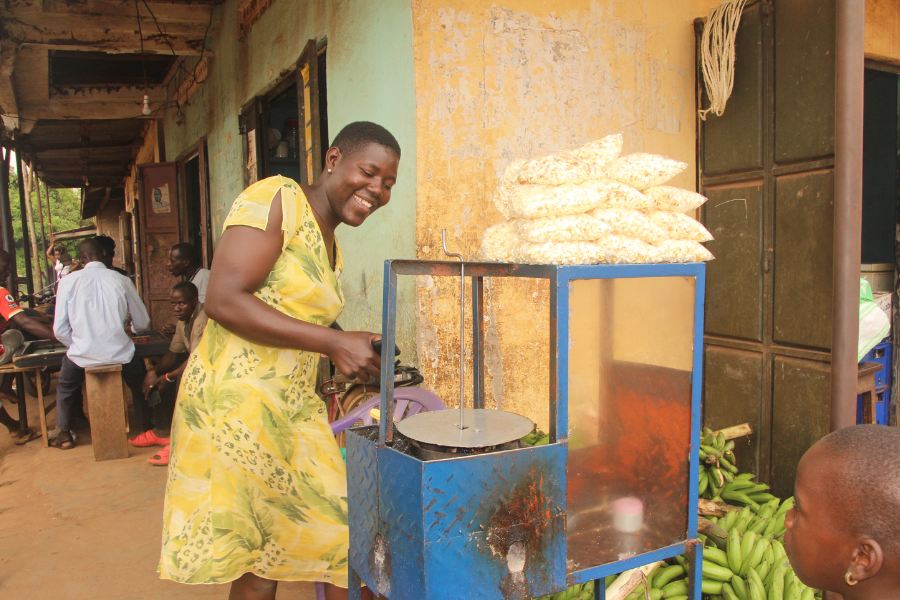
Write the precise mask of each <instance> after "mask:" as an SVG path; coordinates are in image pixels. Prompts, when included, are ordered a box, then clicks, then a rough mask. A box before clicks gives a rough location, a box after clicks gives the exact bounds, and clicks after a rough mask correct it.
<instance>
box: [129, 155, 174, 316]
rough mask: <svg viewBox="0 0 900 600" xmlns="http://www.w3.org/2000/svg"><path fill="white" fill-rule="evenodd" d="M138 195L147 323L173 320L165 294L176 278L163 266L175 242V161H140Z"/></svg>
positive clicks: (170, 290)
mask: <svg viewBox="0 0 900 600" xmlns="http://www.w3.org/2000/svg"><path fill="white" fill-rule="evenodd" d="M138 168H139V169H140V177H141V195H140V197H139V198H138V205H139V210H140V225H141V227H140V236H141V245H140V249H141V274H142V277H141V281H142V288H143V296H144V303H145V304H146V305H147V312H149V313H150V325H151V327H153V328H154V329H159V328H161V327H163V326H164V325H167V324H174V323H175V316H174V315H173V314H172V307H171V305H170V304H169V295H170V294H171V292H172V286H173V285H175V283H176V279H175V278H174V277H172V276H171V275H170V274H169V271H168V269H166V261H167V259H168V257H169V250H170V249H171V248H172V246H174V245H175V244H177V243H178V183H177V173H176V169H175V163H152V164H146V165H140V166H139V167H138Z"/></svg>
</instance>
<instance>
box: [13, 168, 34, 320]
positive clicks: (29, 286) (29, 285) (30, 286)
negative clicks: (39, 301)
mask: <svg viewBox="0 0 900 600" xmlns="http://www.w3.org/2000/svg"><path fill="white" fill-rule="evenodd" d="M16 170H17V171H18V173H19V211H20V213H21V214H20V215H19V216H20V217H22V219H21V220H22V250H23V251H24V254H25V289H26V290H28V295H29V296H31V295H33V294H34V281H33V280H32V279H31V244H30V243H29V241H28V223H27V222H26V214H25V213H26V209H25V180H24V179H22V177H23V175H24V173H25V168H24V167H23V165H22V155H21V154H20V153H19V152H16ZM28 191H29V193H30V192H31V190H28ZM13 256H15V253H13ZM12 262H15V261H12ZM10 291H11V292H12V293H13V296H18V295H19V282H18V280H17V281H16V287H15V289H14V290H10ZM28 305H29V306H31V307H33V306H34V301H30V302H29V303H28Z"/></svg>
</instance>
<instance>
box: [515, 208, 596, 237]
mask: <svg viewBox="0 0 900 600" xmlns="http://www.w3.org/2000/svg"><path fill="white" fill-rule="evenodd" d="M516 231H518V232H519V237H520V238H522V240H524V241H526V242H576V241H583V242H587V241H591V240H596V239H597V238H601V237H603V236H604V235H606V234H608V233H612V227H610V226H609V225H607V224H606V223H603V222H601V221H598V220H597V219H595V218H594V217H592V216H590V215H589V214H580V215H560V216H558V217H541V218H539V219H518V220H517V221H516Z"/></svg>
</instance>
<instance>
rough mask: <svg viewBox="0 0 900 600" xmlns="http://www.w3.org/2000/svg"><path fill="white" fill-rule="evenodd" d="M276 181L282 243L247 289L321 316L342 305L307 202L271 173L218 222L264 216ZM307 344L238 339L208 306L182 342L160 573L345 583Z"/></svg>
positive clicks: (335, 496) (319, 320)
mask: <svg viewBox="0 0 900 600" xmlns="http://www.w3.org/2000/svg"><path fill="white" fill-rule="evenodd" d="M279 190H280V191H281V201H282V210H283V213H284V218H283V223H282V230H283V232H284V243H283V251H282V253H281V256H280V257H279V258H278V261H277V262H276V263H275V267H274V268H273V269H272V272H271V273H270V274H269V276H268V277H267V278H266V281H265V282H264V283H263V285H262V287H261V288H260V289H259V291H257V292H256V294H255V295H256V296H257V297H258V298H260V299H261V300H263V301H264V302H265V303H266V304H268V305H269V306H272V307H274V308H276V309H278V310H280V311H281V312H283V313H285V314H288V315H290V316H292V317H294V318H296V319H303V320H304V321H308V322H310V323H315V324H317V325H326V326H327V325H330V324H331V323H332V322H334V320H335V319H336V318H337V316H338V315H339V314H340V312H341V310H342V309H343V306H344V297H343V294H342V292H341V286H340V283H339V281H338V277H339V276H340V272H341V258H340V253H339V252H338V253H337V256H336V257H335V262H336V269H335V270H334V271H332V270H331V268H330V266H329V262H328V254H327V252H326V249H325V244H324V240H323V238H322V235H321V232H320V231H319V227H318V224H317V223H316V220H315V217H314V216H313V213H312V209H311V208H310V206H309V203H308V202H307V200H306V197H305V196H304V195H303V192H302V191H301V190H300V186H298V185H297V184H296V183H295V182H294V181H292V180H290V179H286V178H283V177H279V176H276V177H270V178H268V179H264V180H262V181H260V182H258V183H255V184H254V185H252V186H250V187H249V188H247V189H246V190H245V191H244V192H243V193H242V194H241V195H240V196H239V197H238V198H237V200H236V201H235V203H234V205H233V206H232V208H231V212H230V213H229V215H228V218H227V219H226V220H225V224H224V227H226V228H227V227H230V226H232V225H246V226H249V227H256V228H259V229H265V228H266V225H267V223H268V214H269V207H270V206H271V203H272V199H273V198H274V196H275V195H276V193H277V192H278V191H279ZM317 364H318V355H317V354H315V353H313V352H302V351H298V350H287V349H284V348H268V347H265V346H260V345H258V344H253V343H251V342H248V341H246V340H244V339H242V338H240V337H238V336H237V335H235V334H233V333H231V332H229V331H227V330H226V329H225V328H224V327H222V326H221V325H219V324H218V323H216V322H215V321H213V320H212V319H210V321H209V324H208V325H207V327H206V332H205V334H204V335H203V339H202V340H201V342H200V345H199V346H197V349H196V350H195V351H194V353H193V354H192V355H191V357H190V359H189V363H188V366H187V368H186V369H185V372H184V376H183V379H182V383H181V389H180V391H179V394H178V403H177V405H176V408H175V418H174V421H173V428H172V446H171V458H170V463H169V476H168V484H167V486H166V503H165V510H164V515H163V541H162V557H161V559H160V563H159V574H160V577H161V578H163V579H172V580H174V581H179V582H182V583H225V582H228V581H232V580H234V579H236V578H238V577H240V576H241V575H243V574H244V573H248V572H250V573H255V574H256V575H259V576H260V577H264V578H266V579H274V580H282V581H325V582H331V583H334V584H336V585H339V586H342V587H347V552H348V549H349V541H348V532H347V480H346V469H345V466H344V462H343V459H342V458H341V453H340V450H339V449H338V445H337V442H336V441H335V439H334V435H333V434H332V432H331V428H330V427H329V425H328V417H327V415H326V412H325V407H324V404H323V403H322V401H321V400H320V399H319V398H318V397H317V396H316V394H315V382H316V368H317Z"/></svg>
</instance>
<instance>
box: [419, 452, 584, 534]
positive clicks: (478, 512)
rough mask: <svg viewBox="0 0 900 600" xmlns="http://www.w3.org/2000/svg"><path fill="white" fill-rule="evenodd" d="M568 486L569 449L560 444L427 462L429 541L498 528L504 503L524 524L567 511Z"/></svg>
mask: <svg viewBox="0 0 900 600" xmlns="http://www.w3.org/2000/svg"><path fill="white" fill-rule="evenodd" d="M565 489H566V448H565V446H561V445H556V444H554V445H548V446H538V447H536V448H523V449H520V450H510V451H507V452H494V453H491V454H482V455H477V456H469V457H466V458H456V459H453V460H442V461H435V462H428V463H425V473H424V479H423V490H422V494H423V498H422V501H423V502H424V503H425V512H424V522H425V524H424V527H425V541H437V540H441V539H445V538H451V537H456V536H459V535H465V534H470V533H476V532H481V531H486V530H488V529H490V528H492V527H498V522H497V521H496V519H499V518H500V517H498V511H500V510H502V508H503V507H508V508H509V510H511V511H512V512H513V513H514V514H512V515H510V518H511V519H518V522H520V523H522V522H528V521H529V520H534V519H535V518H537V516H538V515H544V516H545V517H555V516H558V515H562V514H565V509H566V495H565ZM531 501H537V502H540V504H541V505H540V507H538V506H537V505H535V504H527V502H531ZM515 502H520V505H519V506H513V504H514V503H515ZM492 519H493V520H492Z"/></svg>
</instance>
